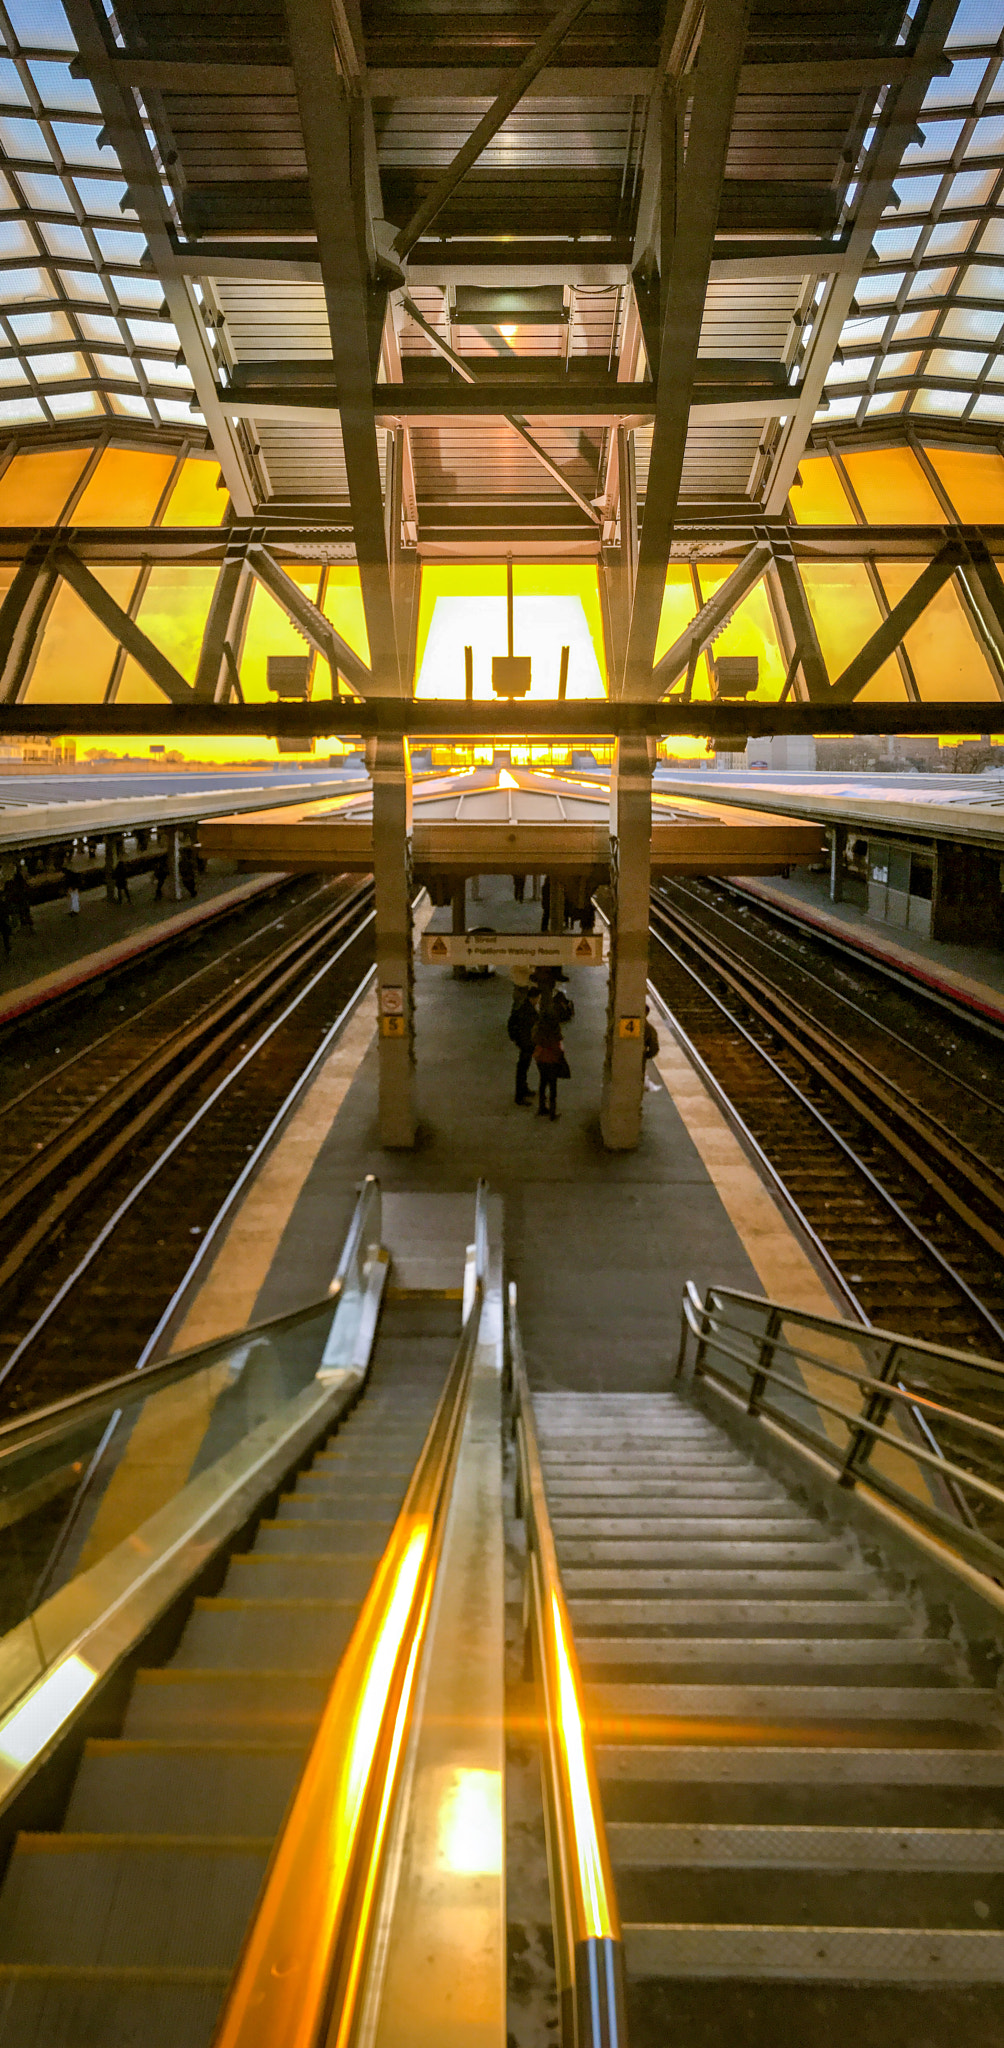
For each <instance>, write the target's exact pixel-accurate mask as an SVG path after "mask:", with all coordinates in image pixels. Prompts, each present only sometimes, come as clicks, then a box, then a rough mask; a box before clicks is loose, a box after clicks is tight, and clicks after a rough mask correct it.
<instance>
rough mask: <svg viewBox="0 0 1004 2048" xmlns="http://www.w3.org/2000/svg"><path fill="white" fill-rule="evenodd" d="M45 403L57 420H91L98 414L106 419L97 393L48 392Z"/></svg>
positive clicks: (81, 391)
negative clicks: (93, 415)
mask: <svg viewBox="0 0 1004 2048" xmlns="http://www.w3.org/2000/svg"><path fill="white" fill-rule="evenodd" d="M45 402H46V404H47V406H48V408H49V411H50V412H51V413H52V414H53V415H54V416H55V418H56V419H57V420H76V419H83V418H90V417H91V416H92V414H97V415H99V416H100V417H101V418H104V410H105V409H104V406H103V405H102V403H101V399H100V396H99V394H98V392H96V391H83V390H80V391H47V392H46V395H45Z"/></svg>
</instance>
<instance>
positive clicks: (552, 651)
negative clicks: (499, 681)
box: [415, 562, 606, 700]
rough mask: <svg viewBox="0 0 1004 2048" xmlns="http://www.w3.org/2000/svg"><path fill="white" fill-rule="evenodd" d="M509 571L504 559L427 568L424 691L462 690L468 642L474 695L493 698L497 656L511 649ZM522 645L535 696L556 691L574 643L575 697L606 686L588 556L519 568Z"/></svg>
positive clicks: (452, 693)
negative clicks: (530, 666)
mask: <svg viewBox="0 0 1004 2048" xmlns="http://www.w3.org/2000/svg"><path fill="white" fill-rule="evenodd" d="M505 589H506V572H505V569H504V567H503V565H502V564H501V563H498V562H484V563H483V562H479V563H476V564H475V563H470V564H466V565H462V564H459V563H458V564H449V563H435V564H433V565H432V566H430V567H429V568H427V569H426V570H424V571H423V575H422V591H421V597H420V602H419V633H418V658H417V670H416V674H417V680H416V685H415V693H416V695H417V696H419V697H463V694H464V687H465V670H464V648H465V647H466V646H470V647H472V648H473V650H474V694H475V697H477V698H480V699H482V700H485V699H490V698H491V695H492V688H491V659H492V656H493V655H495V654H504V653H505V651H506V606H505ZM513 600H514V605H515V651H516V653H517V654H529V655H530V657H531V660H532V662H533V686H532V695H533V696H534V697H555V696H557V693H558V677H559V672H560V667H561V650H562V647H568V649H569V666H568V692H567V694H568V696H569V697H599V696H602V694H603V691H604V689H605V687H606V684H605V675H606V663H605V661H604V659H603V628H602V619H601V615H600V602H599V584H598V581H597V575H596V570H595V567H594V566H593V565H591V564H589V563H566V564H563V565H556V564H554V563H544V564H537V563H533V562H530V563H526V562H524V563H518V564H517V565H516V567H515V569H514V572H513Z"/></svg>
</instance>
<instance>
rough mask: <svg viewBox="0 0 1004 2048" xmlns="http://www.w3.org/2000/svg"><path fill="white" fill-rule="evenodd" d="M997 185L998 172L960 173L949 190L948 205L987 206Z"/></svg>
mask: <svg viewBox="0 0 1004 2048" xmlns="http://www.w3.org/2000/svg"><path fill="white" fill-rule="evenodd" d="M996 183H997V173H996V171H960V172H959V175H958V177H957V178H953V179H952V182H951V185H950V186H949V188H948V205H949V206H950V207H953V208H954V207H956V206H985V205H986V203H987V200H988V199H989V197H990V194H991V192H992V191H993V189H994V186H995V185H996Z"/></svg>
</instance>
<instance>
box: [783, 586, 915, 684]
mask: <svg viewBox="0 0 1004 2048" xmlns="http://www.w3.org/2000/svg"><path fill="white" fill-rule="evenodd" d="M800 567H801V571H802V581H803V583H804V584H805V594H806V596H807V598H808V600H809V609H810V611H811V612H812V616H813V618H814V620H815V622H816V632H817V633H818V635H819V644H820V647H821V648H822V650H823V660H824V661H825V663H826V666H827V669H828V671H829V676H830V681H831V682H836V680H837V677H838V676H840V675H842V674H843V671H844V669H845V668H846V667H847V665H848V663H849V662H851V661H853V659H854V656H855V655H856V654H858V653H860V651H861V649H862V647H863V646H864V644H865V641H866V640H870V639H871V636H872V634H873V633H874V632H875V631H876V630H877V628H878V627H879V625H880V624H881V614H880V612H879V607H878V600H877V598H876V596H875V593H874V591H873V590H872V587H871V585H870V583H869V581H868V575H867V571H866V569H865V566H864V563H863V562H803V563H801V564H800ZM919 573H920V572H919V568H918V574H919ZM905 695H906V690H905V687H904V684H903V678H902V675H901V674H900V669H899V663H898V662H897V661H896V659H895V657H893V656H890V659H889V660H888V661H886V662H883V664H882V667H881V668H880V669H879V672H878V674H877V675H876V676H874V677H873V678H872V681H871V682H870V683H869V684H868V685H867V686H866V688H865V689H864V691H863V692H862V698H869V697H874V698H877V699H878V700H879V701H881V700H882V699H885V700H887V701H888V700H889V699H890V698H892V699H894V700H902V699H903V698H904V697H905ZM859 701H860V700H859Z"/></svg>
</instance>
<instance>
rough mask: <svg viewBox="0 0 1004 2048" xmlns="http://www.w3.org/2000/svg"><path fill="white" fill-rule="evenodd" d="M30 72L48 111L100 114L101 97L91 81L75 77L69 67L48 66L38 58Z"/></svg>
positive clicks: (29, 67) (66, 65) (59, 65)
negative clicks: (99, 98)
mask: <svg viewBox="0 0 1004 2048" xmlns="http://www.w3.org/2000/svg"><path fill="white" fill-rule="evenodd" d="M28 69H29V71H30V73H31V75H32V78H33V79H34V81H35V84H36V85H37V87H38V93H39V98H40V99H41V100H42V101H43V103H44V105H45V107H46V109H47V110H51V111H52V112H53V113H55V112H57V111H58V112H60V113H66V114H100V112H101V109H100V107H99V105H98V100H97V94H96V93H95V90H94V87H93V85H92V84H91V82H90V80H89V79H87V78H74V76H73V73H72V72H71V70H70V67H69V65H68V64H44V63H39V62H38V60H37V59H36V60H35V61H34V62H33V63H30V64H29V66H28Z"/></svg>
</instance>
